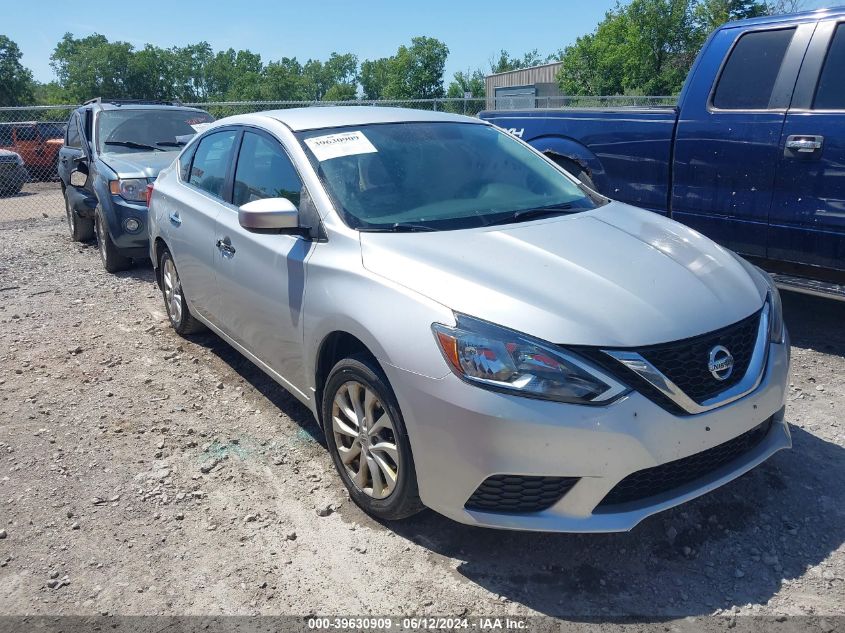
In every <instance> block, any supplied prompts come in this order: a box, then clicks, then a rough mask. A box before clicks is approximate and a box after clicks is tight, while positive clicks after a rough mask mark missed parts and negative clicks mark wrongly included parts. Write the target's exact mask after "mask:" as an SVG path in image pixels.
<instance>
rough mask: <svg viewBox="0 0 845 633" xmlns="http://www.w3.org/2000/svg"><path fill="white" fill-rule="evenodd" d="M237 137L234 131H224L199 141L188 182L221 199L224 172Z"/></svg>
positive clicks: (227, 166)
mask: <svg viewBox="0 0 845 633" xmlns="http://www.w3.org/2000/svg"><path fill="white" fill-rule="evenodd" d="M237 136H238V132H237V131H236V130H226V131H224V132H217V133H215V134H209V135H208V136H206V137H205V138H203V139H201V140H200V142H199V145H198V146H197V152H196V154H194V160H193V162H192V163H191V175H190V179H189V180H188V182H189V183H190V184H192V185H193V186H195V187H197V188H199V189H202V190H203V191H206V192H208V193H210V194H211V195H212V196H214V197H216V198H221V199H222V198H223V187H224V185H225V184H226V172H227V170H228V169H229V164H230V159H231V156H232V149H233V147H234V145H235V139H236V138H237Z"/></svg>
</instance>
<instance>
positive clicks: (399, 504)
mask: <svg viewBox="0 0 845 633" xmlns="http://www.w3.org/2000/svg"><path fill="white" fill-rule="evenodd" d="M322 418H323V426H324V428H325V431H326V443H327V444H328V447H329V452H330V453H331V456H332V460H333V461H334V464H335V467H336V468H337V471H338V473H339V474H340V477H341V479H342V480H343V483H344V484H345V485H346V488H347V489H348V490H349V496H350V497H351V498H352V500H353V501H354V502H355V503H356V504H357V505H358V506H359V507H360V508H361V509H362V510H364V512H366V513H367V514H370V515H372V516H374V517H376V518H378V519H383V520H397V519H404V518H406V517H409V516H411V515H413V514H416V513H417V512H419V511H420V510H422V509H423V508H424V506H423V504H422V502H421V501H420V496H419V488H418V486H417V477H416V472H415V468H414V459H413V456H412V454H411V447H410V442H409V441H408V433H407V431H406V429H405V423H404V420H403V419H402V413H401V411H400V410H399V403H398V402H397V401H396V396H394V394H393V390H392V389H391V388H390V384H389V383H388V382H387V377H386V376H385V375H384V373H383V372H382V371H381V368H380V367H379V366H378V365H377V364H376V363H375V362H374V360H373V359H372V358H371V357H369V356H367V355H362V354H357V355H354V356H351V357H350V358H345V359H343V360H341V361H340V362H338V363H337V364H336V365H335V366H334V368H333V369H332V371H331V373H330V374H329V377H328V380H327V381H326V386H325V389H324V390H323V399H322Z"/></svg>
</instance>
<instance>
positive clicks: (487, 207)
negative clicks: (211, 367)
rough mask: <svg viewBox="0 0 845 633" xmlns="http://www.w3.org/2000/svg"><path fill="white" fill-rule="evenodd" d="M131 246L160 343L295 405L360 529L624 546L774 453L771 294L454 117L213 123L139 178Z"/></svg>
mask: <svg viewBox="0 0 845 633" xmlns="http://www.w3.org/2000/svg"><path fill="white" fill-rule="evenodd" d="M150 248H151V253H150V254H151V258H152V261H153V262H154V265H155V269H156V273H157V279H158V280H159V284H160V286H161V288H162V293H163V296H164V300H165V305H166V308H167V313H168V315H169V317H170V321H171V323H172V325H173V327H174V328H175V329H176V331H177V332H179V333H180V334H189V333H191V332H194V331H197V330H199V329H202V328H209V329H211V330H212V331H213V332H215V333H216V334H218V335H219V336H221V337H222V338H223V339H225V340H226V341H228V342H229V343H230V344H231V345H232V346H234V347H235V348H236V349H238V350H239V351H240V352H241V353H243V354H244V355H245V356H246V357H247V358H249V359H250V360H251V361H253V362H254V363H255V364H257V365H258V366H259V367H260V368H261V369H262V370H264V371H265V372H267V374H269V375H270V376H271V377H272V378H274V379H275V380H276V381H277V382H278V383H279V384H280V385H281V386H282V387H284V388H285V389H287V390H288V391H290V392H291V393H292V394H293V395H294V396H296V397H297V398H298V399H299V400H301V401H302V402H303V403H305V405H306V406H307V407H308V408H309V409H310V410H311V411H312V412H313V414H314V416H315V417H316V419H317V420H318V421H319V422H320V424H321V426H322V428H323V429H324V430H325V433H326V439H327V444H328V447H329V450H330V452H331V455H332V458H333V460H334V463H335V465H336V466H337V470H338V473H339V475H340V478H341V479H342V480H343V482H344V484H345V485H346V487H347V488H348V489H349V493H350V495H351V497H352V499H353V500H354V501H355V502H356V503H357V504H358V505H359V506H361V507H362V508H363V509H364V510H365V511H367V512H369V513H370V514H372V515H374V516H376V517H379V518H382V519H399V518H403V517H407V516H410V515H412V514H414V513H416V512H418V511H419V510H421V509H422V508H423V507H429V508H432V509H434V510H436V511H438V512H440V513H442V514H444V515H446V516H449V517H451V518H453V519H455V520H457V521H461V522H463V523H469V524H474V525H483V526H492V527H503V528H512V529H528V530H549V531H573V532H575V531H579V532H580V531H584V532H586V531H602V532H606V531H618V530H627V529H630V528H632V527H633V526H634V525H636V524H637V523H638V522H639V521H641V520H642V519H643V518H645V517H646V516H648V515H650V514H653V513H655V512H658V511H660V510H662V509H665V508H668V507H671V506H673V505H677V504H679V503H681V502H684V501H686V500H688V499H692V498H694V497H696V496H698V495H701V494H704V493H706V492H708V491H710V490H713V489H714V488H716V487H718V486H721V485H722V484H724V483H726V482H728V481H730V480H732V479H734V478H736V477H738V476H739V475H741V474H742V473H744V472H746V471H748V470H749V469H751V468H753V467H754V466H756V465H757V464H759V463H761V462H762V461H764V460H765V459H767V458H768V457H769V456H771V455H772V454H773V453H774V452H776V451H778V450H780V449H784V448H788V447H789V446H790V436H789V431H788V427H787V424H786V423H785V421H784V392H785V385H786V383H787V380H788V371H789V343H788V335H787V332H786V330H785V328H784V325H783V319H782V315H781V306H780V298H779V295H778V292H777V290H776V289H775V288H774V287H773V286H772V284H771V281H770V279H769V277H768V276H767V275H766V274H765V273H763V272H762V271H760V270H759V269H757V268H755V267H753V266H751V265H750V264H748V263H747V262H745V261H744V260H742V259H741V258H739V257H737V256H736V255H734V254H733V253H731V252H730V251H728V250H726V249H724V248H722V247H720V246H718V245H717V244H715V243H713V242H712V241H710V240H709V239H707V238H705V237H704V236H702V235H700V234H699V233H696V232H695V231H692V230H690V229H688V228H686V227H684V226H682V225H680V224H678V223H676V222H673V221H672V220H669V219H666V218H663V217H661V216H659V215H657V214H654V213H651V212H648V211H644V210H641V209H637V208H633V207H630V206H627V205H624V204H620V203H617V202H614V201H611V200H608V199H606V198H604V197H602V196H601V195H599V194H597V193H596V192H594V191H592V190H590V189H588V188H587V187H585V186H584V185H583V184H581V183H579V182H578V181H577V180H575V179H573V178H572V177H571V176H569V175H568V174H567V173H566V172H564V171H562V170H561V169H560V168H559V167H557V166H556V165H555V164H554V163H553V162H552V161H550V160H548V159H547V158H546V157H544V156H543V155H542V154H540V153H538V152H536V151H535V150H533V149H532V148H531V147H530V146H528V145H527V144H525V143H523V142H522V141H520V140H518V139H515V138H513V137H511V136H509V135H508V134H506V133H505V132H503V131H502V130H499V129H498V128H496V127H494V126H492V125H489V124H487V123H485V122H483V121H480V120H477V119H472V118H467V117H461V116H456V115H449V114H445V113H437V112H423V111H416V110H403V109H393V108H375V107H353V106H350V107H340V108H306V109H293V110H279V111H272V112H262V113H257V114H249V115H242V116H235V117H230V118H228V119H223V120H220V121H218V122H216V123H214V124H213V125H212V126H211V127H210V128H209V129H207V130H205V131H204V132H203V133H202V134H200V135H198V136H197V137H196V138H195V139H193V141H192V142H191V143H190V144H189V145H188V146H187V147H186V148H185V149H184V151H183V152H182V153H181V155H180V157H179V158H178V160H177V161H176V162H175V163H174V164H173V165H171V166H170V167H169V168H167V169H165V170H164V171H162V172H161V174H160V175H159V177H158V180H157V181H156V183H155V187H154V190H153V191H152V192H151V202H150Z"/></svg>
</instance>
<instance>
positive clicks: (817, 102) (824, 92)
mask: <svg viewBox="0 0 845 633" xmlns="http://www.w3.org/2000/svg"><path fill="white" fill-rule="evenodd" d="M813 108H814V109H816V110H845V24H840V25H839V26H838V27H836V33H835V34H834V35H833V41H832V42H831V44H830V49H828V51H827V59H825V60H824V68H822V74H821V77H819V85H818V87H817V88H816V98H815V99H814V101H813Z"/></svg>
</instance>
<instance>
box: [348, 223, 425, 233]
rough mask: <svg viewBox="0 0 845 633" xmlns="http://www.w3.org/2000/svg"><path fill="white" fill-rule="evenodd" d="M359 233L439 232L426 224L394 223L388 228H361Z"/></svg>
mask: <svg viewBox="0 0 845 633" xmlns="http://www.w3.org/2000/svg"><path fill="white" fill-rule="evenodd" d="M358 230H359V231H364V232H366V233H417V232H428V231H438V230H439V229H435V228H434V227H433V226H426V225H425V224H409V223H407V222H394V223H393V224H390V225H388V226H368V227H361V228H359V229H358Z"/></svg>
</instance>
